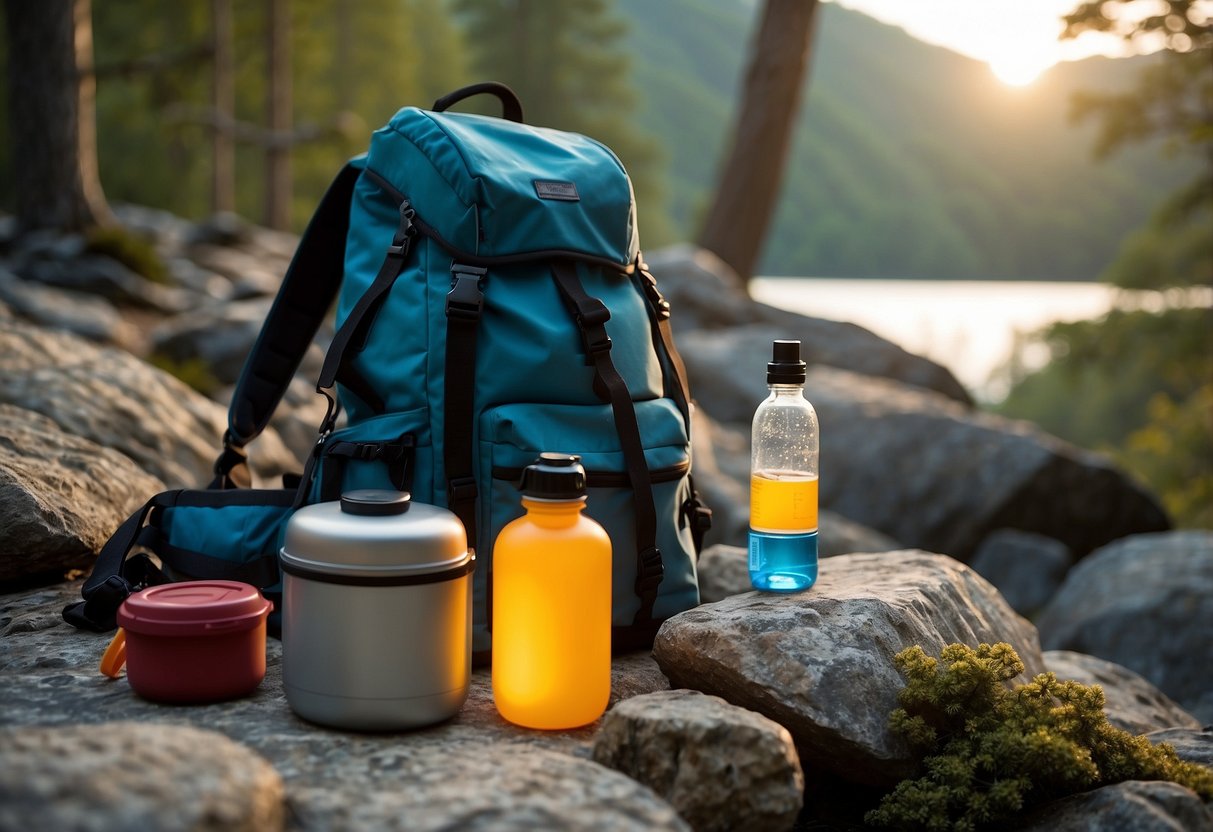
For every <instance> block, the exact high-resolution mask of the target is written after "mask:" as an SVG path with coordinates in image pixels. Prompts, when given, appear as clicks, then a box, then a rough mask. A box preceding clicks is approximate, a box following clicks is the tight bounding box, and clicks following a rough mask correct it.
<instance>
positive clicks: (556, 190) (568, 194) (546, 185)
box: [535, 179, 581, 202]
mask: <svg viewBox="0 0 1213 832" xmlns="http://www.w3.org/2000/svg"><path fill="white" fill-rule="evenodd" d="M535 193H536V194H537V195H538V196H539V198H540V199H558V200H560V201H562V202H580V201H581V197H580V196H578V195H577V186H576V185H575V184H573V183H572V182H558V181H553V180H551V179H536V180H535Z"/></svg>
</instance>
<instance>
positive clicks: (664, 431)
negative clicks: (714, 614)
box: [64, 84, 711, 658]
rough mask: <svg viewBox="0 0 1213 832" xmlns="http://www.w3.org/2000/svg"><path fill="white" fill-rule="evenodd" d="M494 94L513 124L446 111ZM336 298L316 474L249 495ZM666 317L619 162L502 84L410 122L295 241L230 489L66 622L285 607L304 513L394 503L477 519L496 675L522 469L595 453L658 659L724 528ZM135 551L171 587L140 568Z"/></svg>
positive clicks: (617, 595)
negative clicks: (142, 593)
mask: <svg viewBox="0 0 1213 832" xmlns="http://www.w3.org/2000/svg"><path fill="white" fill-rule="evenodd" d="M480 93H488V94H490V95H493V96H495V97H497V98H498V99H500V101H501V104H502V107H503V110H504V116H505V117H504V118H492V117H487V116H479V115H469V114H462V113H448V112H445V111H446V110H447V108H448V107H450V106H451V105H452V104H454V103H456V102H458V101H461V100H463V99H464V98H467V97H469V96H472V95H476V94H480ZM334 301H336V323H337V332H336V335H335V336H334V338H333V341H332V344H331V346H330V348H329V350H328V353H327V355H326V357H325V361H324V365H323V369H322V371H321V374H320V378H319V380H318V382H317V392H319V393H320V394H322V395H324V396H325V397H326V399H327V402H328V413H327V415H326V417H325V419H324V422H323V424H322V425H321V426H320V430H319V435H318V438H317V441H316V444H315V447H314V449H313V451H312V453H311V455H310V456H309V457H308V459H307V460H306V461H305V465H304V470H303V474H302V476H301V477H299V478H298V482H297V483H296V482H291V483H288V484H287V485H288V486H290V487H288V488H284V489H280V490H266V489H251V488H248V487H247V486H248V484H249V482H250V477H249V473H248V467H247V462H246V456H245V452H244V450H243V449H244V447H245V446H246V445H247V444H248V443H249V442H251V441H252V440H253V439H254V438H256V436H257V435H258V434H260V433H261V431H262V430H263V429H264V428H265V427H266V425H267V424H268V423H269V421H270V418H271V416H272V415H273V413H274V410H275V408H276V407H277V405H278V403H279V401H280V400H281V398H282V396H283V393H284V392H285V390H286V387H287V385H288V383H289V382H290V380H291V378H292V376H293V375H294V373H295V371H296V370H297V368H298V366H299V363H300V361H301V360H302V357H303V355H304V353H305V351H306V350H307V348H308V346H309V345H310V343H311V342H312V339H313V337H314V335H315V333H316V331H317V329H318V328H319V327H320V325H321V323H322V321H323V319H324V317H325V316H326V314H327V312H328V310H329V309H330V308H331V307H332V305H333V302H334ZM669 318H670V309H669V304H668V303H667V302H666V301H665V300H664V299H663V298H662V296H661V293H660V292H659V291H658V289H657V283H656V281H655V280H654V278H653V276H652V275H651V274H650V273H649V271H648V269H647V267H646V266H645V265H644V262H643V260H642V258H641V254H640V251H639V248H638V243H637V230H636V210H635V202H634V199H633V195H632V187H631V182H630V181H629V179H628V176H627V173H626V172H625V171H624V169H623V166H622V165H621V164H620V163H619V160H618V158H617V157H616V156H615V155H614V154H613V153H612V152H611V151H610V150H609V149H607V148H606V147H605V146H603V145H602V144H600V143H598V142H596V141H594V140H592V139H589V138H586V137H585V136H581V135H576V134H573V133H565V132H560V131H557V130H551V129H545V128H539V127H531V126H527V125H525V124H523V121H522V107H521V105H520V104H519V102H518V100H517V98H516V96H515V95H514V94H513V92H512V91H510V90H509V88H507V87H505V86H503V85H500V84H478V85H475V86H472V87H467V88H465V89H462V90H458V91H456V92H454V93H452V94H451V95H449V96H446V97H445V98H442V99H440V100H439V101H437V102H436V103H435V104H434V107H433V110H431V111H426V110H421V109H417V108H414V107H408V108H405V109H403V110H401V111H400V112H399V113H397V114H396V116H395V117H394V118H393V119H392V120H391V122H390V123H388V124H387V126H385V127H383V128H382V129H380V130H378V131H376V132H375V134H374V136H373V137H372V140H371V147H370V151H369V153H367V154H366V155H365V156H362V157H359V158H357V159H355V160H353V161H352V162H350V163H349V164H347V165H346V166H345V168H344V169H343V170H342V171H341V172H340V173H339V174H338V175H337V178H336V180H335V181H334V182H333V184H332V185H331V186H330V188H329V190H328V192H327V194H326V195H325V196H324V198H323V200H322V202H321V204H320V206H319V208H318V209H317V211H316V214H315V216H314V217H313V218H312V221H311V222H310V224H309V225H308V228H307V231H306V232H305V233H304V235H303V237H302V239H301V240H300V243H299V248H298V250H297V251H296V254H295V257H294V259H293V260H292V262H291V265H290V268H289V269H288V271H287V273H286V276H285V278H284V280H283V283H282V286H281V288H280V290H279V292H278V296H277V298H276V299H275V301H274V304H273V307H272V308H271V310H270V312H269V315H268V318H267V319H266V321H265V324H264V326H263V328H262V331H261V334H260V336H259V337H258V339H257V342H256V344H255V345H254V347H253V350H252V352H251V354H250V355H249V357H248V360H247V362H246V364H245V367H244V371H243V373H242V375H241V378H240V381H239V382H238V384H237V386H236V390H235V393H234V395H233V399H232V403H231V409H230V413H229V422H228V430H227V433H226V434H225V437H224V450H223V453H222V454H221V455H220V457H219V459H218V460H217V461H216V464H215V480H214V482H212V483H211V485H210V487H209V488H208V489H206V490H201V491H198V490H182V491H170V492H165V493H163V494H159V495H156V497H153V498H152V499H151V500H149V502H148V504H147V505H145V506H144V507H143V508H142V509H140V510H139V511H137V512H135V514H134V515H132V516H131V518H129V519H128V520H127V521H126V523H124V524H123V526H122V527H121V528H119V530H118V531H117V532H116V533H115V534H114V536H113V538H111V540H110V541H109V542H108V543H107V544H106V546H105V547H104V549H103V551H102V553H101V555H100V556H99V558H98V563H97V566H96V568H95V569H94V571H93V574H92V575H91V576H90V577H89V579H88V580H87V581H86V582H85V585H84V588H83V595H84V598H85V600H84V601H82V602H78V603H76V604H73V605H72V606H70V607H68V608H67V609H66V610H65V611H64V616H65V618H67V620H68V621H69V622H71V623H73V624H75V625H76V626H80V627H86V628H90V629H98V630H106V629H110V628H112V627H113V626H114V613H115V612H116V609H117V606H118V605H119V604H120V603H121V601H122V599H123V598H125V597H126V595H127V594H129V593H130V592H131V591H133V590H134V589H136V588H138V587H140V586H144V585H148V584H153V583H159V582H162V581H165V580H181V579H185V578H227V579H235V580H244V581H247V582H249V583H252V584H254V585H256V586H259V587H262V588H263V589H266V590H268V591H270V592H272V590H273V589H274V588H275V584H276V583H277V582H278V580H279V572H278V563H277V553H278V548H279V546H280V544H281V534H282V530H283V527H284V525H285V520H286V519H287V517H288V516H289V514H290V513H291V511H292V510H293V509H295V508H298V507H299V506H302V505H305V504H311V503H316V502H322V501H328V500H336V499H338V498H339V497H340V495H341V493H342V492H344V491H349V490H352V489H360V488H390V489H397V490H402V491H409V492H411V493H412V495H413V499H415V500H417V501H419V502H423V503H431V504H434V505H438V506H445V507H448V508H450V510H451V511H453V512H454V513H455V514H456V515H457V516H458V517H459V519H460V520H461V521H462V522H463V524H464V527H465V528H466V530H467V533H468V541H469V545H472V546H474V547H475V549H476V553H477V565H476V571H475V577H474V581H473V587H474V589H473V621H474V625H473V643H474V650H475V651H477V652H478V653H480V654H481V657H482V658H483V656H484V654H485V653H486V651H488V649H489V647H490V633H489V622H490V621H491V620H492V616H491V609H490V601H491V598H492V592H491V585H492V575H493V566H492V564H493V557H492V547H493V541H494V540H495V538H496V536H497V533H498V532H499V531H500V530H501V528H502V527H503V526H504V525H505V524H506V523H508V522H510V521H511V520H513V519H514V518H515V517H518V516H520V515H521V513H522V508H521V503H520V500H519V494H518V491H517V489H516V483H517V481H518V477H519V474H520V472H521V470H522V468H523V467H524V466H526V465H528V464H529V463H531V462H533V461H534V459H535V458H536V457H537V456H538V454H539V453H541V452H544V451H554V452H561V453H569V454H578V455H580V456H581V458H582V462H583V464H584V466H585V468H586V472H587V485H588V494H589V496H588V500H587V504H586V513H587V514H588V515H589V516H591V517H593V518H594V519H595V520H597V521H598V522H599V523H601V524H602V525H603V526H604V527H605V528H606V529H607V531H608V533H609V534H610V537H611V542H612V548H613V553H614V558H613V560H614V568H613V577H612V580H613V584H612V586H613V599H614V604H613V625H614V629H613V645H614V647H615V649H616V650H626V649H635V648H638V647H642V646H646V645H648V644H651V643H652V639H653V637H654V635H655V634H656V630H657V628H658V626H659V625H660V624H661V622H662V621H663V620H665V619H666V618H669V617H670V616H672V615H674V614H676V613H678V612H681V611H683V610H686V609H689V608H691V607H693V606H695V605H696V604H697V603H698V602H699V592H698V584H697V580H696V571H695V564H696V560H697V557H698V551H699V548H700V547H701V546H702V540H703V534H704V532H705V531H706V529H707V528H708V526H709V525H710V517H711V512H710V511H709V510H708V509H707V508H706V507H705V506H704V505H703V504H702V502H701V501H700V500H699V498H698V496H697V494H696V491H695V489H694V487H693V484H692V480H691V456H690V427H691V419H690V410H691V403H690V401H691V400H690V395H689V392H688V388H687V384H686V374H685V370H684V368H683V366H682V361H681V359H680V358H679V356H678V353H677V351H676V349H675V348H674V343H673V339H672V337H671V332H670V323H669ZM342 412H344V414H345V422H344V424H343V425H339V420H338V416H339V414H340V413H342ZM137 545H138V546H140V547H142V548H143V549H147V550H150V551H151V552H153V553H155V554H156V555H157V556H158V557H159V558H160V560H161V562H162V565H163V569H157V568H156V567H155V565H154V564H153V563H152V562H151V561H150V560H149V559H148V558H147V557H146V555H142V554H140V555H136V556H134V557H130V556H129V553H130V552H131V551H132V549H133V548H134V547H135V546H137ZM267 594H268V593H267Z"/></svg>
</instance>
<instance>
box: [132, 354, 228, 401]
mask: <svg viewBox="0 0 1213 832" xmlns="http://www.w3.org/2000/svg"><path fill="white" fill-rule="evenodd" d="M147 360H148V363H150V364H151V365H152V366H153V367H158V368H160V369H161V370H164V371H165V372H166V373H168V374H169V375H171V376H174V377H176V378H177V379H178V380H180V381H183V382H185V383H186V384H188V385H189V386H190V387H192V388H194V389H195V390H197V391H198V392H199V393H201V394H202V395H204V396H208V397H213V396H214V395H215V393H217V392H219V389H220V388H221V387H222V386H223V385H222V383H221V382H220V381H219V379H217V378H215V374H214V373H213V372H211V367H210V365H209V364H207V363H206V362H205V361H203V360H202V359H201V358H187V359H186V360H184V361H177V360H176V359H173V358H169V357H168V356H167V355H164V354H162V353H152V354H151V355H149V356H148V357H147Z"/></svg>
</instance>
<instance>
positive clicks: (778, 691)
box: [653, 551, 1044, 786]
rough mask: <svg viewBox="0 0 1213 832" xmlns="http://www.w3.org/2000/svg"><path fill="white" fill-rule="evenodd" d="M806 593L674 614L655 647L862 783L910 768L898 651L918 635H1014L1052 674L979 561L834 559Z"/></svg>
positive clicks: (808, 754)
mask: <svg viewBox="0 0 1213 832" xmlns="http://www.w3.org/2000/svg"><path fill="white" fill-rule="evenodd" d="M828 563H829V568H828V569H823V570H822V573H821V577H820V578H819V579H818V582H817V584H816V585H815V586H814V587H813V588H812V589H811V590H807V591H804V592H800V593H793V594H788V595H776V594H773V593H756V592H750V593H745V594H742V595H735V596H732V597H730V598H726V599H724V600H723V601H718V602H716V603H714V604H706V605H703V606H700V607H698V608H696V609H693V610H688V611H687V612H684V613H681V614H679V615H677V616H674V617H673V618H671V619H670V620H669V621H667V622H665V624H663V625H662V627H661V630H660V631H659V632H658V635H657V641H656V643H655V645H654V647H653V655H654V657H655V658H656V659H657V662H658V664H660V665H661V669H662V671H663V672H664V673H665V675H666V676H667V677H669V679H670V682H671V684H672V685H673V686H675V687H685V688H691V689H694V690H699V691H703V692H704V693H709V694H713V695H715V696H719V697H721V698H723V699H725V700H727V701H729V702H731V703H733V704H734V705H739V706H741V707H743V708H748V709H749V710H752V711H757V712H758V713H760V714H762V715H763V716H766V717H768V718H770V719H773V720H774V721H775V722H777V723H779V724H780V725H783V726H784V727H785V728H787V729H788V730H789V731H790V732H791V734H792V736H793V738H794V739H795V741H796V747H797V751H798V752H799V754H800V760H801V764H802V765H803V766H804V768H805V770H806V771H807V772H809V775H810V777H811V776H812V772H813V770H814V768H816V767H821V768H822V769H823V770H828V771H833V772H837V773H838V774H839V775H840V776H842V777H845V778H847V779H849V780H852V781H854V782H858V783H866V784H869V785H875V786H885V785H891V784H892V783H894V782H896V781H898V780H900V779H903V778H904V777H906V776H907V775H908V774H910V754H909V750H908V748H906V746H905V745H904V743H903V742H902V741H901V740H900V739H899V738H897V737H895V736H893V735H892V734H891V733H890V732H889V728H888V719H889V713H890V712H891V711H892V710H893V709H894V708H896V707H897V693H898V691H900V690H901V689H902V688H903V687H904V686H905V682H904V680H903V679H902V677H901V675H900V674H899V673H898V671H897V668H896V666H895V665H894V663H893V657H894V656H895V655H896V654H897V653H898V652H900V651H901V650H903V649H905V648H907V647H910V646H912V645H920V646H921V647H922V648H923V649H924V650H926V651H927V652H928V653H930V654H932V655H935V656H938V655H939V653H940V651H941V650H942V649H943V647H944V646H946V645H947V644H950V643H953V642H961V643H964V644H969V645H973V646H976V645H978V644H981V643H995V642H1000V641H1005V642H1008V643H1009V644H1010V645H1011V646H1012V647H1014V648H1015V650H1016V651H1017V652H1018V653H1019V655H1020V657H1021V658H1022V659H1023V662H1024V665H1025V666H1026V673H1027V675H1028V676H1032V675H1035V674H1036V673H1039V672H1043V670H1044V661H1043V659H1042V658H1041V654H1040V647H1039V642H1038V639H1037V635H1036V630H1035V628H1034V627H1033V626H1032V625H1031V624H1030V623H1028V622H1027V621H1025V620H1024V619H1022V618H1020V617H1019V616H1018V615H1017V614H1016V613H1015V611H1014V610H1012V609H1011V608H1010V607H1009V606H1008V605H1007V603H1006V601H1005V600H1003V598H1002V596H1001V595H999V594H998V591H997V590H996V589H994V587H993V586H991V585H990V584H989V583H988V582H987V581H986V580H985V579H984V578H982V577H981V576H980V575H978V574H977V573H976V572H974V571H973V570H972V569H969V568H968V567H966V566H964V565H963V564H961V563H959V562H957V561H956V560H953V559H952V558H949V557H945V556H943V555H936V554H931V553H928V552H921V551H898V552H885V553H880V554H853V555H841V556H839V557H836V558H831V559H830V560H829V561H828Z"/></svg>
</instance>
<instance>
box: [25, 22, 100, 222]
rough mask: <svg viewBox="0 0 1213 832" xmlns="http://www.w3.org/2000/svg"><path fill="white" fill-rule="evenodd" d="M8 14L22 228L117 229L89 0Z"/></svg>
mask: <svg viewBox="0 0 1213 832" xmlns="http://www.w3.org/2000/svg"><path fill="white" fill-rule="evenodd" d="M4 11H5V15H6V17H7V30H8V57H9V66H8V79H9V80H8V87H9V89H8V101H9V119H8V121H9V135H10V140H11V142H12V148H13V184H14V187H15V190H16V212H17V221H18V223H19V224H20V225H21V227H22V228H27V229H29V228H59V229H64V230H71V231H79V230H81V229H84V228H88V227H90V226H93V225H103V224H108V223H112V222H113V221H114V219H113V215H112V214H111V213H110V209H109V205H108V204H107V203H106V201H105V193H104V192H103V191H102V190H101V179H100V176H99V174H98V170H97V119H96V100H95V98H96V79H95V78H94V76H93V74H92V67H93V25H92V6H91V4H90V0H37V2H30V0H4ZM82 69H83V70H84V71H83V72H82V71H81V70H82Z"/></svg>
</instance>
